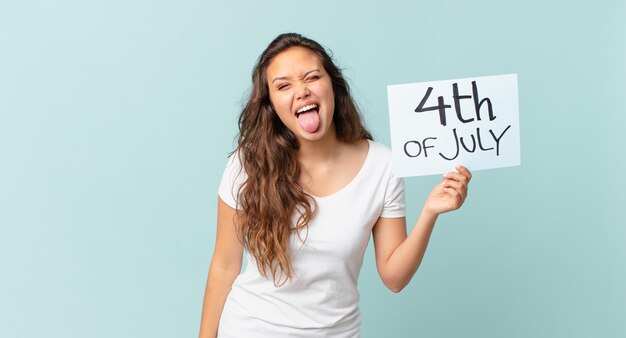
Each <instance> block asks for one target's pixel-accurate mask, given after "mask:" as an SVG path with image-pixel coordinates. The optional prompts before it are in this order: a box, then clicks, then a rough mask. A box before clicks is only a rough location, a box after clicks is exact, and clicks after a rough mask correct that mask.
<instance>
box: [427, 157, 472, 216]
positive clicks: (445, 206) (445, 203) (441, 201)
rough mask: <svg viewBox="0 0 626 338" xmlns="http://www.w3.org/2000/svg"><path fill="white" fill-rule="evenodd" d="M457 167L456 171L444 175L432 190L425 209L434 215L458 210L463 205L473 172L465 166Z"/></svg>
mask: <svg viewBox="0 0 626 338" xmlns="http://www.w3.org/2000/svg"><path fill="white" fill-rule="evenodd" d="M455 168H456V170H457V172H456V173H447V174H445V175H443V176H444V177H445V178H444V179H443V180H442V181H441V182H440V183H439V184H437V185H436V186H435V187H434V188H433V190H432V191H431V192H430V194H429V195H428V198H427V199H426V203H425V204H424V211H426V212H429V213H431V214H433V215H440V214H443V213H445V212H448V211H452V210H456V209H458V208H460V207H461V205H463V202H465V198H466V197H467V186H468V184H469V182H470V180H471V179H472V174H471V173H470V172H469V170H467V168H465V167H463V166H456V167H455Z"/></svg>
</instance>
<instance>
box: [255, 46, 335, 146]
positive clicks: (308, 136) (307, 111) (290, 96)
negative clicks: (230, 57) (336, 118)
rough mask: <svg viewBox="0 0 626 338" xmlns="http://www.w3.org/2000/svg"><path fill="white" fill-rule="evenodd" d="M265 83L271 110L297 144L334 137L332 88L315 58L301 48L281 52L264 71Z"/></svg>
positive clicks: (328, 77)
mask: <svg viewBox="0 0 626 338" xmlns="http://www.w3.org/2000/svg"><path fill="white" fill-rule="evenodd" d="M267 82H268V83H267V84H268V87H269V94H270V101H271V103H272V106H273V107H274V110H275V111H276V113H277V114H278V117H279V118H280V120H281V121H282V122H283V123H284V124H285V126H287V128H289V130H291V132H293V133H294V135H295V136H296V137H297V138H298V139H299V140H300V141H304V140H306V141H318V140H321V139H323V138H325V137H336V134H335V129H334V128H335V126H334V124H333V114H334V111H335V96H334V94H333V86H332V82H331V79H330V76H329V75H328V73H326V70H325V69H324V66H323V65H322V62H321V61H320V60H319V58H318V56H317V55H316V54H314V53H313V52H312V51H310V50H309V49H307V48H302V47H292V48H289V49H287V50H285V51H283V52H281V53H280V54H278V55H276V56H275V57H274V59H272V61H271V62H270V64H269V66H268V67H267Z"/></svg>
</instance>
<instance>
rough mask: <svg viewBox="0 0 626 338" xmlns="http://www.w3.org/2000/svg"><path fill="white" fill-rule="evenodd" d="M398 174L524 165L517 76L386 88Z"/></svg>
mask: <svg viewBox="0 0 626 338" xmlns="http://www.w3.org/2000/svg"><path fill="white" fill-rule="evenodd" d="M387 95H388V100H389V122H390V123H389V124H390V127H391V148H392V153H393V164H394V171H395V174H396V175H397V176H401V177H406V176H420V175H432V174H441V173H445V172H450V171H454V166H455V165H459V164H461V165H464V166H466V167H467V168H468V169H469V170H481V169H490V168H501V167H510V166H517V165H520V136H519V135H520V133H519V111H518V110H519V108H518V97H517V74H508V75H497V76H485V77H475V78H467V79H456V80H445V81H434V82H421V83H410V84H401V85H390V86H387Z"/></svg>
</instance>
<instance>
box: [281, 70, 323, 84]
mask: <svg viewBox="0 0 626 338" xmlns="http://www.w3.org/2000/svg"><path fill="white" fill-rule="evenodd" d="M319 71H320V70H319V69H317V68H315V69H312V70H309V71H308V72H306V73H304V75H302V77H307V76H308V75H309V74H311V73H314V72H319ZM288 78H289V76H279V77H276V78H274V79H273V80H272V83H274V82H275V81H278V80H286V79H288Z"/></svg>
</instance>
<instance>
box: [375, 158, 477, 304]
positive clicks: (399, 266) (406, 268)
mask: <svg viewBox="0 0 626 338" xmlns="http://www.w3.org/2000/svg"><path fill="white" fill-rule="evenodd" d="M457 170H458V171H459V172H458V173H448V174H446V175H445V178H444V179H443V181H442V182H440V183H439V184H437V186H435V188H433V190H432V191H431V193H430V195H429V196H428V198H427V200H426V203H424V207H423V209H422V213H421V214H420V216H419V218H418V219H417V222H416V223H415V226H414V227H413V229H412V230H411V233H410V234H409V235H408V236H407V234H406V218H405V217H400V218H383V217H381V218H379V219H378V221H377V222H376V224H375V225H374V229H373V231H372V232H373V237H374V248H375V251H376V267H377V269H378V274H379V275H380V277H381V279H382V280H383V283H384V284H385V285H386V286H387V287H388V288H389V289H390V290H391V291H393V292H400V291H401V290H402V289H403V288H404V287H405V286H406V285H407V284H409V282H410V281H411V278H412V277H413V275H414V274H415V271H417V268H418V267H419V265H420V263H421V262H422V258H423V257H424V253H425V252H426V247H427V246H428V241H429V239H430V234H431V233H432V231H433V228H434V226H435V221H437V217H438V216H439V215H440V214H442V213H444V212H448V211H452V210H456V209H458V208H460V207H461V205H463V202H464V201H465V198H466V197H467V185H468V184H469V181H470V179H471V178H472V174H471V173H470V172H469V171H468V170H467V169H466V168H465V167H462V166H459V167H457Z"/></svg>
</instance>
